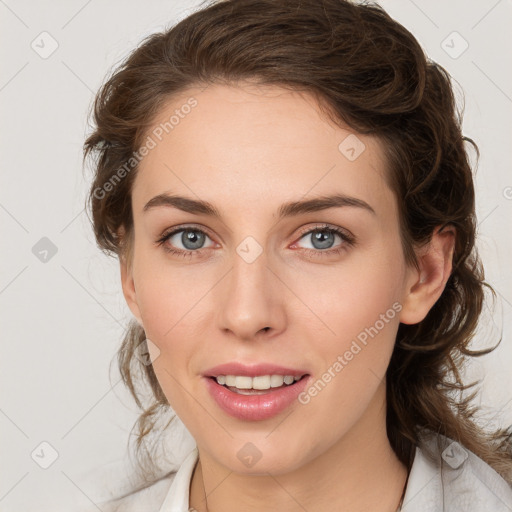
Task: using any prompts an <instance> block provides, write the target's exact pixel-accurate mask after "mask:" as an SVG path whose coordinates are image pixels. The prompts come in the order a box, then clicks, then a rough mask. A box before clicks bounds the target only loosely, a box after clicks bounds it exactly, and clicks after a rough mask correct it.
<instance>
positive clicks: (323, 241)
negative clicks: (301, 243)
mask: <svg viewBox="0 0 512 512" xmlns="http://www.w3.org/2000/svg"><path fill="white" fill-rule="evenodd" d="M336 237H338V238H339V239H340V240H341V243H340V244H338V245H337V246H336V247H335V248H333V245H334V243H335V240H336ZM302 239H306V240H309V241H310V244H311V246H312V247H306V248H305V249H306V250H307V251H308V252H313V253H317V254H318V255H324V254H329V255H332V254H337V253H339V252H341V251H342V250H344V249H346V248H347V247H350V246H352V245H355V239H354V237H353V236H352V235H349V234H348V233H347V232H345V231H344V230H342V229H341V228H337V227H333V226H326V225H320V226H316V227H315V228H314V229H310V230H308V231H306V232H305V233H304V234H303V235H302V236H301V238H300V239H299V240H302ZM293 246H297V242H296V243H295V244H293Z"/></svg>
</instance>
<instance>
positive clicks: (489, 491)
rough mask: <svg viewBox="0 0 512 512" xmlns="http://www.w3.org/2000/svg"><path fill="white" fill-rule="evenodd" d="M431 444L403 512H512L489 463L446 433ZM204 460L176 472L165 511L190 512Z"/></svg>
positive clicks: (506, 490)
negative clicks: (195, 477) (195, 476)
mask: <svg viewBox="0 0 512 512" xmlns="http://www.w3.org/2000/svg"><path fill="white" fill-rule="evenodd" d="M436 441H440V446H439V447H437V444H436ZM427 444H428V446H429V447H430V448H431V449H432V451H433V454H434V458H433V459H432V458H431V457H429V456H428V454H427V453H426V452H424V451H423V450H422V449H421V448H420V447H419V446H418V447H416V451H415V456H414V462H413V465H412V467H411V471H410V474H409V479H408V482H407V488H406V492H405V496H404V502H403V506H402V511H403V512H432V511H440V510H443V511H446V512H449V511H459V510H464V511H465V512H473V511H474V512H510V511H511V510H512V486H510V485H509V484H508V483H507V482H506V481H505V480H504V479H503V478H501V476H500V475H498V473H496V472H495V471H494V470H493V469H492V468H491V467H490V466H489V465H487V464H486V463H485V462H484V461H483V460H481V459H480V458H478V457H477V456H476V455H475V454H473V453H472V452H470V451H469V450H467V449H465V448H463V447H462V446H461V445H460V444H459V443H457V442H455V441H452V440H451V439H448V438H445V437H444V436H441V435H439V436H437V438H434V439H431V440H430V441H427ZM198 457H199V452H198V450H197V446H196V447H195V448H194V449H193V450H192V451H191V452H190V453H189V454H188V455H187V456H186V458H185V459H184V461H183V463H182V464H181V466H180V467H179V469H178V471H177V473H176V474H175V476H174V478H173V481H172V484H171V486H170V488H169V491H168V493H167V495H166V497H165V499H164V501H163V503H162V506H161V507H160V509H159V512H188V511H189V493H190V482H191V479H192V473H193V471H194V468H195V466H196V463H197V460H198Z"/></svg>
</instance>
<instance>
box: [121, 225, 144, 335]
mask: <svg viewBox="0 0 512 512" xmlns="http://www.w3.org/2000/svg"><path fill="white" fill-rule="evenodd" d="M119 237H120V238H121V239H122V240H123V244H131V243H132V241H131V240H125V239H124V229H122V228H121V229H120V230H119ZM119 265H120V270H121V286H122V288H123V295H124V298H125V300H126V304H128V307H129V308H130V311H131V312H132V313H133V316H134V317H135V318H136V320H137V322H138V323H139V325H140V326H141V327H144V326H143V325H142V317H141V314H140V309H139V305H138V303H137V291H136V290H135V281H134V279H133V248H132V247H129V248H128V249H127V250H123V251H122V253H121V255H120V256H119Z"/></svg>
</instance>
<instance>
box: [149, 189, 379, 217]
mask: <svg viewBox="0 0 512 512" xmlns="http://www.w3.org/2000/svg"><path fill="white" fill-rule="evenodd" d="M161 206H164V207H170V208H177V209H178V210H182V211H184V212H187V213H192V214H196V215H208V216H210V217H216V218H219V219H220V218H221V214H220V212H219V211H218V210H217V209H216V208H215V207H214V206H213V205H212V204H211V203H209V202H207V201H201V200H197V199H192V198H189V197H183V196H177V195H169V194H159V195H157V196H155V197H153V198H152V199H150V200H149V201H148V202H147V203H146V204H145V205H144V208H143V210H142V211H143V212H147V211H149V210H151V209H153V208H157V207H161ZM344 206H350V207H356V208H361V209H363V210H366V211H368V212H370V213H371V214H372V215H376V213H375V210H374V209H373V208H372V207H371V206H370V205H369V204H368V203H367V202H366V201H363V200H362V199H358V198H356V197H351V196H347V195H345V194H334V195H329V196H321V197H315V198H313V199H307V200H301V201H291V202H289V203H284V204H282V205H281V206H280V207H279V209H278V217H279V219H283V218H285V217H293V216H297V215H301V214H305V213H312V212H317V211H321V210H326V209H328V208H341V207H344Z"/></svg>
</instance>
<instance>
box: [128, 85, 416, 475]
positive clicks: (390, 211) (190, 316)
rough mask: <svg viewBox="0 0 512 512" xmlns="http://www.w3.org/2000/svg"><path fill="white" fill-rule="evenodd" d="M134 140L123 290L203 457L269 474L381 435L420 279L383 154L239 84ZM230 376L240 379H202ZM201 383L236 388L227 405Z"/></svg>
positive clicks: (176, 111)
mask: <svg viewBox="0 0 512 512" xmlns="http://www.w3.org/2000/svg"><path fill="white" fill-rule="evenodd" d="M187 105H188V107H187ZM172 116H174V117H172ZM165 123H167V124H165ZM148 135H149V136H150V137H151V138H152V140H153V142H150V141H149V139H146V143H147V147H148V151H147V155H146V156H145V157H144V158H143V160H142V161H141V163H140V167H139V170H138V174H137V177H136V179H135V182H134V186H133V193H132V206H133V216H134V242H133V256H132V262H131V263H132V264H131V267H129V268H127V267H126V266H125V265H124V264H123V265H122V279H123V290H124V293H125V297H126V299H127V302H128V304H129V306H130V308H131V310H132V312H133V313H134V315H135V316H136V317H137V318H139V320H140V321H141V322H142V324H143V326H144V329H145V332H146V336H147V338H148V339H149V340H151V343H150V346H151V347H153V348H152V352H153V356H156V357H155V359H154V361H153V366H154V370H155V373H156V375H157V377H158V380H159V383H160V385H161V387H162V389H163V391H164V393H165V395H166V397H167V399H168V401H169V403H170V405H171V407H172V408H173V410H174V411H175V412H176V413H177V414H178V416H179V417H180V418H181V420H182V421H183V422H184V424H185V425H186V427H187V428H188V430H189V431H190V433H191V434H192V435H193V437H194V438H195V440H196V442H197V444H198V447H199V449H200V451H201V450H203V452H204V453H207V454H209V456H210V457H211V458H212V459H214V460H216V461H218V462H219V463H220V464H222V465H223V466H225V467H226V468H229V469H230V470H232V471H237V472H245V473H262V472H267V471H269V472H272V473H273V474H279V473H280V472H285V471H288V470H291V469H294V468H299V467H300V466H301V465H303V464H305V463H306V462H308V461H311V460H313V459H314V458H315V457H317V456H319V455H321V454H324V453H327V452H328V450H329V449H331V448H333V447H335V446H339V445H340V443H343V442H348V440H349V439H350V440H351V442H355V439H357V438H359V437H360V438H361V439H371V438H372V437H373V435H374V434H375V431H376V430H379V431H381V432H382V431H383V429H385V407H384V403H385V402H384V400H385V381H384V376H385V372H386V369H387V366H388V363H389V360H390V357H391V353H392V350H393V345H394V342H395V336H396V333H397V329H398V325H399V322H400V319H401V317H402V316H403V315H404V312H405V309H403V305H404V301H405V300H406V298H407V293H408V290H409V289H410V287H411V284H412V283H413V282H414V280H415V279H416V278H417V273H414V272H413V271H412V270H411V269H410V268H409V267H407V266H406V264H405V261H404V257H403V253H402V248H401V243H400V237H399V219H398V212H397V203H396V200H395V198H394V195H393V193H392V191H391V189H390V188H389V187H388V185H387V182H386V179H385V171H384V165H385V164H384V159H383V152H382V148H381V146H380V143H379V142H378V141H377V140H376V139H374V138H372V137H370V136H362V135H357V137H356V136H355V134H354V133H353V131H352V130H350V129H348V128H347V129H342V128H339V127H337V126H335V125H333V124H332V123H330V122H329V121H328V120H327V119H326V118H325V117H323V116H322V114H321V113H320V111H319V109H318V107H317V106H316V104H315V101H314V99H313V97H312V96H309V95H303V94H299V93H297V92H290V91H287V90H285V89H282V88H278V87H276V86H272V87H265V88H262V87H260V88H256V87H255V86H250V85H249V84H244V85H239V86H237V87H234V86H233V87H230V86H220V85H211V86H209V87H208V88H206V89H205V90H203V91H201V90H199V89H190V90H188V91H187V92H186V93H183V94H182V95H181V96H180V97H179V98H175V99H173V101H172V102H170V103H169V104H168V105H167V108H165V110H162V111H161V112H160V115H159V116H158V118H157V119H156V120H155V123H154V126H153V127H152V129H151V130H150V131H149V132H148ZM160 139H161V140H160ZM153 146H154V147H153ZM165 196H174V197H176V196H180V197H183V198H186V200H181V201H180V200H175V201H171V200H169V199H166V198H165ZM332 196H336V197H337V199H333V200H331V202H330V203H329V202H328V201H327V202H326V203H323V207H320V206H321V205H322V203H318V204H315V200H316V199H319V198H321V199H326V198H327V197H332ZM155 198H157V199H155ZM343 198H344V199H343ZM311 201H312V203H311V204H310V205H309V207H304V206H300V205H301V204H304V205H308V203H309V202H311ZM200 202H201V203H202V202H206V203H208V204H209V205H211V207H212V209H214V210H215V212H216V214H217V215H214V214H212V212H210V211H209V210H208V209H207V208H205V207H204V206H200V204H199V203H200ZM329 205H330V207H326V206H329ZM175 228H178V229H176V231H177V233H174V234H171V235H170V236H168V237H167V238H166V235H168V234H169V233H170V232H171V231H172V230H173V229H175ZM326 228H332V229H334V230H338V232H336V231H329V230H328V229H327V230H326ZM180 229H181V231H179V230H180ZM184 229H188V230H189V231H188V232H187V231H183V230H184ZM314 230H316V231H314ZM203 233H204V234H203ZM165 238H166V239H165ZM164 239H165V240H164ZM158 241H160V242H158ZM171 251H175V252H171ZM153 344H154V345H153ZM229 363H234V364H238V365H241V366H239V367H232V368H225V369H215V367H217V366H218V365H224V364H229ZM256 365H260V366H259V367H256ZM272 365H274V367H271V366H272ZM212 375H213V376H214V377H215V376H218V375H232V376H233V377H236V376H238V377H242V378H239V379H236V378H235V379H234V380H231V378H229V381H228V382H227V383H228V384H235V387H236V386H238V390H236V389H235V388H231V390H230V389H228V388H226V387H225V386H223V385H221V384H218V383H217V382H216V380H215V379H214V378H212ZM251 375H252V376H258V378H256V379H247V377H248V376H251ZM268 375H274V377H270V378H268V377H265V376H268ZM279 375H281V376H284V375H292V376H294V377H295V376H296V377H299V376H301V375H306V376H305V377H303V378H302V379H301V380H299V381H297V382H296V383H295V384H293V385H291V386H289V387H288V384H286V383H284V384H283V379H282V377H281V379H280V378H279V377H278V376H279ZM243 377H245V378H243ZM220 381H221V383H222V382H223V380H222V377H220ZM269 383H270V385H271V386H275V388H273V387H271V388H270V389H267V390H261V391H258V392H254V391H253V392H248V391H247V390H245V391H244V389H243V388H244V387H245V386H251V385H252V386H254V387H262V388H265V387H267V388H268V386H269ZM281 385H282V387H280V386H281ZM246 393H251V395H248V394H246ZM255 393H259V394H255Z"/></svg>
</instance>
